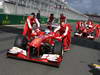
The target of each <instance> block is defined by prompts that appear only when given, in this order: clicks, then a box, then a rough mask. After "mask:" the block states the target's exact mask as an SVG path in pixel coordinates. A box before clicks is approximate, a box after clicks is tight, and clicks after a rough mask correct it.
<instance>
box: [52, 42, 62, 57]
mask: <svg viewBox="0 0 100 75" xmlns="http://www.w3.org/2000/svg"><path fill="white" fill-rule="evenodd" d="M62 48H63V47H62V42H59V41H58V40H55V45H54V49H53V50H54V52H53V53H54V54H59V55H61V56H63V49H62Z"/></svg>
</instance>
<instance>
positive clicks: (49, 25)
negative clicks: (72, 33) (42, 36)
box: [48, 14, 55, 30]
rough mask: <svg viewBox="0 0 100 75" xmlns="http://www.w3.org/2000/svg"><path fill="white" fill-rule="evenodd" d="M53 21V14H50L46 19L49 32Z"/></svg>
mask: <svg viewBox="0 0 100 75" xmlns="http://www.w3.org/2000/svg"><path fill="white" fill-rule="evenodd" d="M54 19H55V17H54V14H50V16H49V18H48V28H49V29H50V30H52V24H53V22H54Z"/></svg>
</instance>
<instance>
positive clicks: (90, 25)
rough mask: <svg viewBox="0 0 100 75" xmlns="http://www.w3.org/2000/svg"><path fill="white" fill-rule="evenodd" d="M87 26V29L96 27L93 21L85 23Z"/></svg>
mask: <svg viewBox="0 0 100 75" xmlns="http://www.w3.org/2000/svg"><path fill="white" fill-rule="evenodd" d="M85 26H86V27H87V28H92V27H93V26H94V24H93V22H92V21H91V20H88V21H86V22H85Z"/></svg>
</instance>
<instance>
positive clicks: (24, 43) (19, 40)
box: [14, 35, 28, 50]
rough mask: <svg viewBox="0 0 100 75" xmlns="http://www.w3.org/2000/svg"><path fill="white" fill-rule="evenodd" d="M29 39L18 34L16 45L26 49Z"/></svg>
mask: <svg viewBox="0 0 100 75" xmlns="http://www.w3.org/2000/svg"><path fill="white" fill-rule="evenodd" d="M27 42H28V40H27V39H26V37H25V36H23V35H18V36H17V37H16V39H15V42H14V46H16V47H19V48H22V49H24V50H26V46H27Z"/></svg>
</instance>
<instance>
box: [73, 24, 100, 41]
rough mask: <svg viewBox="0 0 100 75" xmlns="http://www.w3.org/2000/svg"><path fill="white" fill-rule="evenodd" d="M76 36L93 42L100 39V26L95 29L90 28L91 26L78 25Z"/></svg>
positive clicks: (95, 26)
mask: <svg viewBox="0 0 100 75" xmlns="http://www.w3.org/2000/svg"><path fill="white" fill-rule="evenodd" d="M74 36H78V37H84V38H88V39H91V40H94V39H96V38H98V37H100V25H97V24H96V25H93V27H89V25H87V26H86V25H84V24H83V25H81V26H78V25H76V32H75V33H74Z"/></svg>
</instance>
